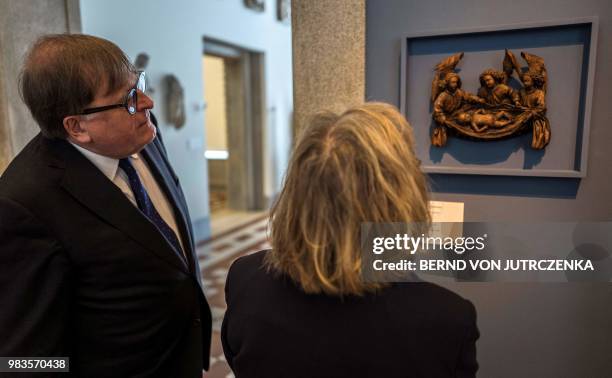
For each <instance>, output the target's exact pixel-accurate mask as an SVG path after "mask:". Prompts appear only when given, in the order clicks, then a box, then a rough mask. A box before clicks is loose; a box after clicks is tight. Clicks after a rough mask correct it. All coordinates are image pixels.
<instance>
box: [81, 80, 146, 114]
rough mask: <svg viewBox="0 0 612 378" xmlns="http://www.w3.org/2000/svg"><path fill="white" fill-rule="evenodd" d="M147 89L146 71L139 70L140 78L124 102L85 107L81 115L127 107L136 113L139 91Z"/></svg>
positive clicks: (130, 111)
mask: <svg viewBox="0 0 612 378" xmlns="http://www.w3.org/2000/svg"><path fill="white" fill-rule="evenodd" d="M145 90H146V84H145V73H144V71H138V79H137V80H136V84H135V85H134V87H133V88H132V89H130V91H129V92H128V94H127V96H125V101H123V103H121V104H113V105H105V106H98V107H95V108H88V109H84V110H83V111H82V112H81V114H80V115H86V114H92V113H99V112H103V111H106V110H110V109H116V108H125V110H127V112H128V113H130V114H134V113H136V110H137V109H138V91H142V92H143V93H144V91H145Z"/></svg>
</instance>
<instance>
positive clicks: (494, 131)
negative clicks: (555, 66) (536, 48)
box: [431, 50, 550, 150]
mask: <svg viewBox="0 0 612 378" xmlns="http://www.w3.org/2000/svg"><path fill="white" fill-rule="evenodd" d="M521 56H522V57H523V59H525V61H526V62H527V65H528V67H527V68H526V69H521V68H520V66H519V65H518V62H517V60H516V57H515V56H514V54H512V52H510V51H508V50H506V54H505V58H504V61H503V70H502V71H498V70H495V69H487V70H485V71H484V72H483V73H481V74H480V77H479V80H480V89H479V90H478V93H477V94H476V95H474V94H471V93H468V92H466V91H464V90H463V89H461V78H460V77H459V75H458V74H457V73H456V72H455V67H456V66H457V64H458V63H459V61H460V60H461V58H463V53H458V54H455V55H452V56H450V57H448V58H446V59H444V60H442V61H441V62H440V63H438V64H437V65H436V67H435V75H434V79H433V81H432V84H431V101H432V102H433V114H432V117H433V119H434V121H435V122H436V126H435V127H434V129H433V132H432V135H431V144H432V145H434V146H436V147H442V146H444V145H446V141H447V138H448V135H449V133H450V134H454V135H457V136H460V137H466V138H472V139H479V140H495V139H502V138H507V137H511V136H515V135H519V134H522V133H525V132H529V131H530V130H531V131H532V133H533V137H532V140H531V147H532V148H534V149H537V150H540V149H543V148H544V147H546V145H547V144H548V142H549V141H550V123H549V122H548V119H547V118H546V99H545V97H546V83H547V74H546V67H545V66H544V60H543V59H542V58H540V57H539V56H536V55H533V54H528V53H526V52H522V53H521ZM514 72H516V74H517V76H518V78H519V81H520V82H521V84H522V88H521V89H520V90H518V91H517V90H515V89H513V88H512V87H510V86H509V85H508V79H509V78H510V77H511V76H512V74H513V73H514Z"/></svg>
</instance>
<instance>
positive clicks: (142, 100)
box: [137, 90, 155, 111]
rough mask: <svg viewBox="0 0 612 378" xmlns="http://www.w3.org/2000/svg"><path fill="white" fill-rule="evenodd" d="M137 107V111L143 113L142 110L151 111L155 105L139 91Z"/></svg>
mask: <svg viewBox="0 0 612 378" xmlns="http://www.w3.org/2000/svg"><path fill="white" fill-rule="evenodd" d="M137 105H138V111H143V110H148V109H153V106H154V105H155V103H154V101H153V99H152V98H151V97H149V96H147V94H146V93H144V92H142V91H140V90H139V91H138V104H137Z"/></svg>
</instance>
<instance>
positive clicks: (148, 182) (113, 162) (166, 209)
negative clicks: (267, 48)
mask: <svg viewBox="0 0 612 378" xmlns="http://www.w3.org/2000/svg"><path fill="white" fill-rule="evenodd" d="M71 144H72V145H73V146H74V147H75V148H76V149H77V150H78V151H79V152H81V153H82V154H83V156H85V157H86V158H87V159H88V160H89V161H91V162H92V163H93V165H95V166H96V167H97V168H98V169H99V170H100V171H101V172H102V173H103V174H104V176H106V177H108V179H109V180H111V181H112V182H113V184H115V185H116V186H117V187H118V188H119V189H121V191H122V192H123V194H125V196H126V197H127V198H128V199H129V200H130V202H132V204H133V205H134V206H136V207H138V204H137V203H136V198H135V197H134V193H133V192H132V188H131V187H130V182H129V179H128V176H127V174H126V173H125V172H124V171H123V169H121V168H119V159H115V158H111V157H108V156H103V155H100V154H97V153H95V152H92V151H89V150H87V149H85V148H83V147H81V146H77V145H76V144H74V143H72V142H71ZM129 159H130V162H131V163H132V166H134V169H135V170H136V172H137V173H138V177H139V178H140V182H141V183H142V185H143V186H144V188H145V190H146V191H147V194H148V195H149V198H150V199H151V201H152V202H153V206H155V210H157V212H158V213H159V215H160V216H161V217H162V219H163V220H164V222H166V224H168V226H170V228H171V229H172V231H174V233H175V234H176V237H177V239H178V240H179V243H180V244H181V248H182V249H183V251H182V252H183V255H185V246H184V245H183V240H182V239H181V234H180V232H179V230H178V227H177V225H176V219H175V217H174V212H173V211H172V206H170V203H169V202H168V199H167V198H166V195H165V194H164V192H163V191H162V190H161V188H160V187H159V185H158V184H157V181H156V180H155V177H153V175H152V174H151V171H150V170H149V167H148V165H147V162H146V161H145V160H144V159H143V158H142V157H141V156H140V154H133V155H131V156H130V157H129Z"/></svg>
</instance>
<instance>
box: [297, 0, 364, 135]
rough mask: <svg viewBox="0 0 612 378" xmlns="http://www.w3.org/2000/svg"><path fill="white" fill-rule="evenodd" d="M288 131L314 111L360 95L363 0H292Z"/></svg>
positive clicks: (347, 103)
mask: <svg viewBox="0 0 612 378" xmlns="http://www.w3.org/2000/svg"><path fill="white" fill-rule="evenodd" d="M291 23H292V24H291V28H292V33H293V37H292V39H293V103H294V112H295V113H294V117H295V120H294V124H295V126H294V135H295V131H296V130H299V128H300V127H302V125H303V124H304V122H305V121H306V120H307V119H308V117H310V116H311V115H312V114H313V113H314V112H317V111H319V110H322V109H327V110H332V111H335V112H341V111H343V110H345V109H346V108H347V107H349V106H352V105H356V104H359V103H362V102H363V101H364V100H365V0H325V1H310V0H294V1H293V2H292V4H291Z"/></svg>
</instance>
